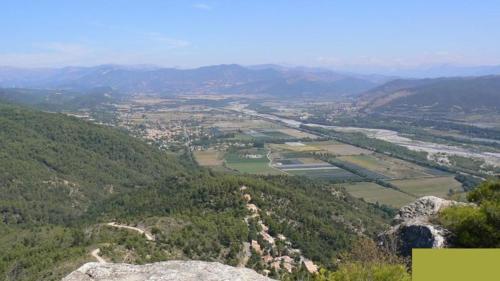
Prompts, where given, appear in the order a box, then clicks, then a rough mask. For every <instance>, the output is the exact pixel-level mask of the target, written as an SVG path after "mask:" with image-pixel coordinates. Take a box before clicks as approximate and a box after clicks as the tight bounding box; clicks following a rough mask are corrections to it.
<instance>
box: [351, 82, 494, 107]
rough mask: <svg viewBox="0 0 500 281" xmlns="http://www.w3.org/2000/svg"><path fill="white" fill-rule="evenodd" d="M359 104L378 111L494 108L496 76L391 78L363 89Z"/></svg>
mask: <svg viewBox="0 0 500 281" xmlns="http://www.w3.org/2000/svg"><path fill="white" fill-rule="evenodd" d="M359 104H360V105H362V106H364V107H365V109H367V110H369V111H382V112H384V111H385V112H391V111H392V112H402V113H404V112H406V113H408V112H412V111H415V110H416V111H417V112H429V113H446V112H464V113H474V112H488V111H494V112H498V110H499V108H500V76H494V75H493V76H482V77H458V78H437V79H420V80H415V79H409V80H395V81H392V82H388V83H387V84H385V85H382V86H380V87H378V88H376V89H374V90H371V91H369V92H367V93H365V94H364V95H362V97H361V98H360V101H359Z"/></svg>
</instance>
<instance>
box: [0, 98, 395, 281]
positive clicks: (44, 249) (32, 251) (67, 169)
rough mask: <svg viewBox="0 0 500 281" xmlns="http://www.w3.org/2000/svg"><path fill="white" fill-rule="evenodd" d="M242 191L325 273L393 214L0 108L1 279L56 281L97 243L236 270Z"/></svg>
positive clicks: (115, 255)
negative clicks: (120, 226)
mask: <svg viewBox="0 0 500 281" xmlns="http://www.w3.org/2000/svg"><path fill="white" fill-rule="evenodd" d="M243 185H245V186H247V188H248V189H247V191H246V192H247V193H248V194H251V196H252V198H253V202H254V203H255V204H257V205H258V206H259V208H260V209H262V213H263V214H265V215H264V217H263V218H262V219H263V220H264V221H265V223H266V224H267V225H268V226H269V228H270V230H269V231H270V232H271V233H283V234H284V235H285V236H286V237H289V239H290V241H291V243H292V244H293V246H294V247H296V248H299V249H301V250H302V251H303V254H304V255H305V256H306V257H307V258H310V259H312V260H314V261H315V262H317V263H318V264H321V265H324V266H326V267H329V266H332V261H333V258H334V257H335V255H336V254H337V253H338V252H339V251H341V250H344V249H347V248H349V247H350V245H351V242H352V241H353V240H354V239H356V237H357V236H358V235H359V234H360V233H364V234H366V235H369V236H371V235H374V234H375V233H377V232H378V231H379V230H380V229H382V228H383V227H384V225H385V224H386V222H387V220H388V218H389V216H388V215H387V214H386V213H384V212H383V211H382V210H381V209H379V208H377V207H375V206H370V205H367V204H365V203H363V202H361V201H358V200H355V199H353V198H352V197H350V196H348V195H347V194H346V193H345V192H344V191H343V190H339V189H336V188H334V187H333V186H332V185H330V184H327V183H323V182H316V181H311V180H304V179H301V178H289V177H267V178H264V177H247V176H239V175H223V174H218V173H213V172H209V171H208V170H205V169H202V168H199V167H197V166H196V165H195V164H194V162H193V161H192V160H191V157H190V154H189V153H184V154H182V155H174V154H169V153H166V152H163V151H160V150H158V149H157V148H155V147H153V146H150V145H148V144H146V143H145V142H143V141H142V140H139V139H136V138H133V137H130V136H129V135H127V133H126V132H121V131H119V130H117V129H114V128H109V127H104V126H99V125H94V124H91V123H88V122H85V121H82V120H79V119H76V118H73V117H68V116H65V115H62V114H54V113H44V112H39V111H35V110H31V109H26V108H21V107H18V106H12V105H6V104H0V192H1V196H0V279H2V280H58V279H59V278H60V277H61V276H63V275H65V274H67V273H68V272H70V271H72V270H74V269H75V268H76V267H78V266H79V265H80V264H82V263H83V262H85V261H92V260H93V258H92V257H91V256H90V255H89V253H90V251H91V250H92V249H95V248H96V247H101V248H102V251H103V253H104V255H106V256H107V257H108V258H110V259H112V260H113V261H124V260H125V261H127V262H133V263H145V262H152V261H160V260H166V259H172V258H177V259H178V258H192V259H202V260H214V261H221V262H224V263H228V264H232V265H235V264H236V263H237V262H238V259H239V257H240V252H241V251H242V243H243V242H247V241H249V240H250V239H252V238H253V237H255V229H252V228H251V227H250V228H249V227H248V226H247V225H246V224H245V222H244V217H245V216H247V215H248V211H247V209H246V208H245V200H244V199H243V198H242V193H241V190H240V187H241V186H243ZM110 221H120V222H124V223H130V224H141V225H143V226H144V227H146V228H148V229H151V230H152V231H153V232H154V233H155V235H156V236H157V237H158V239H157V240H156V241H154V242H150V243H148V242H147V241H145V239H143V238H142V237H140V236H138V235H137V234H135V233H131V232H127V231H125V230H122V231H119V230H113V229H109V227H106V226H104V225H103V223H106V222H110ZM250 266H251V267H253V266H257V267H258V265H257V264H255V265H252V264H250ZM257 269H258V268H257Z"/></svg>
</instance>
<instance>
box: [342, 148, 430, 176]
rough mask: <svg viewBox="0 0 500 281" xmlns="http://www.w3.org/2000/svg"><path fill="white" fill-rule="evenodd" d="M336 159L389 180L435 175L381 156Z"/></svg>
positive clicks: (356, 156) (409, 164) (426, 170)
mask: <svg viewBox="0 0 500 281" xmlns="http://www.w3.org/2000/svg"><path fill="white" fill-rule="evenodd" d="M338 159H340V160H342V161H344V162H347V163H351V164H354V165H357V166H359V167H361V168H364V169H367V170H370V171H372V172H375V173H378V174H381V175H383V176H385V177H388V178H390V179H412V178H425V177H434V176H436V173H435V172H434V171H433V170H431V169H427V168H425V167H421V166H418V165H416V164H413V163H410V162H407V161H403V160H400V159H396V158H393V157H389V156H386V155H382V154H376V153H374V154H372V155H351V156H341V157H338Z"/></svg>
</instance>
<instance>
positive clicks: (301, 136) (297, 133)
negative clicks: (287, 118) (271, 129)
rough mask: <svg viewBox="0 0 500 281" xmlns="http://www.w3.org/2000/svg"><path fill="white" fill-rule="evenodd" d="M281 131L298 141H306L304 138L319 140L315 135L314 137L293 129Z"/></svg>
mask: <svg viewBox="0 0 500 281" xmlns="http://www.w3.org/2000/svg"><path fill="white" fill-rule="evenodd" d="M279 131H280V132H282V133H284V134H287V135H289V136H292V137H294V138H298V139H304V138H309V139H316V138H318V137H317V136H315V135H312V134H309V133H306V132H302V131H299V130H295V129H291V128H285V129H279Z"/></svg>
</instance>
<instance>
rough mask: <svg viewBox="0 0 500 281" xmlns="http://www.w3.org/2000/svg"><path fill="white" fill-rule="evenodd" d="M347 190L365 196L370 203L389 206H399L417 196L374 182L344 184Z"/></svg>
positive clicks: (355, 195)
mask: <svg viewBox="0 0 500 281" xmlns="http://www.w3.org/2000/svg"><path fill="white" fill-rule="evenodd" d="M342 186H344V187H345V189H346V190H347V192H349V194H351V195H352V196H354V197H357V198H363V199H364V200H365V201H367V202H370V203H377V202H378V203H379V204H384V205H387V206H391V207H395V208H399V207H402V206H404V205H406V204H408V203H410V202H413V201H414V200H415V199H416V197H412V196H410V195H408V194H405V193H402V192H400V191H397V190H395V189H391V188H386V187H383V186H380V185H378V184H376V183H373V182H358V183H352V184H345V185H342Z"/></svg>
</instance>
